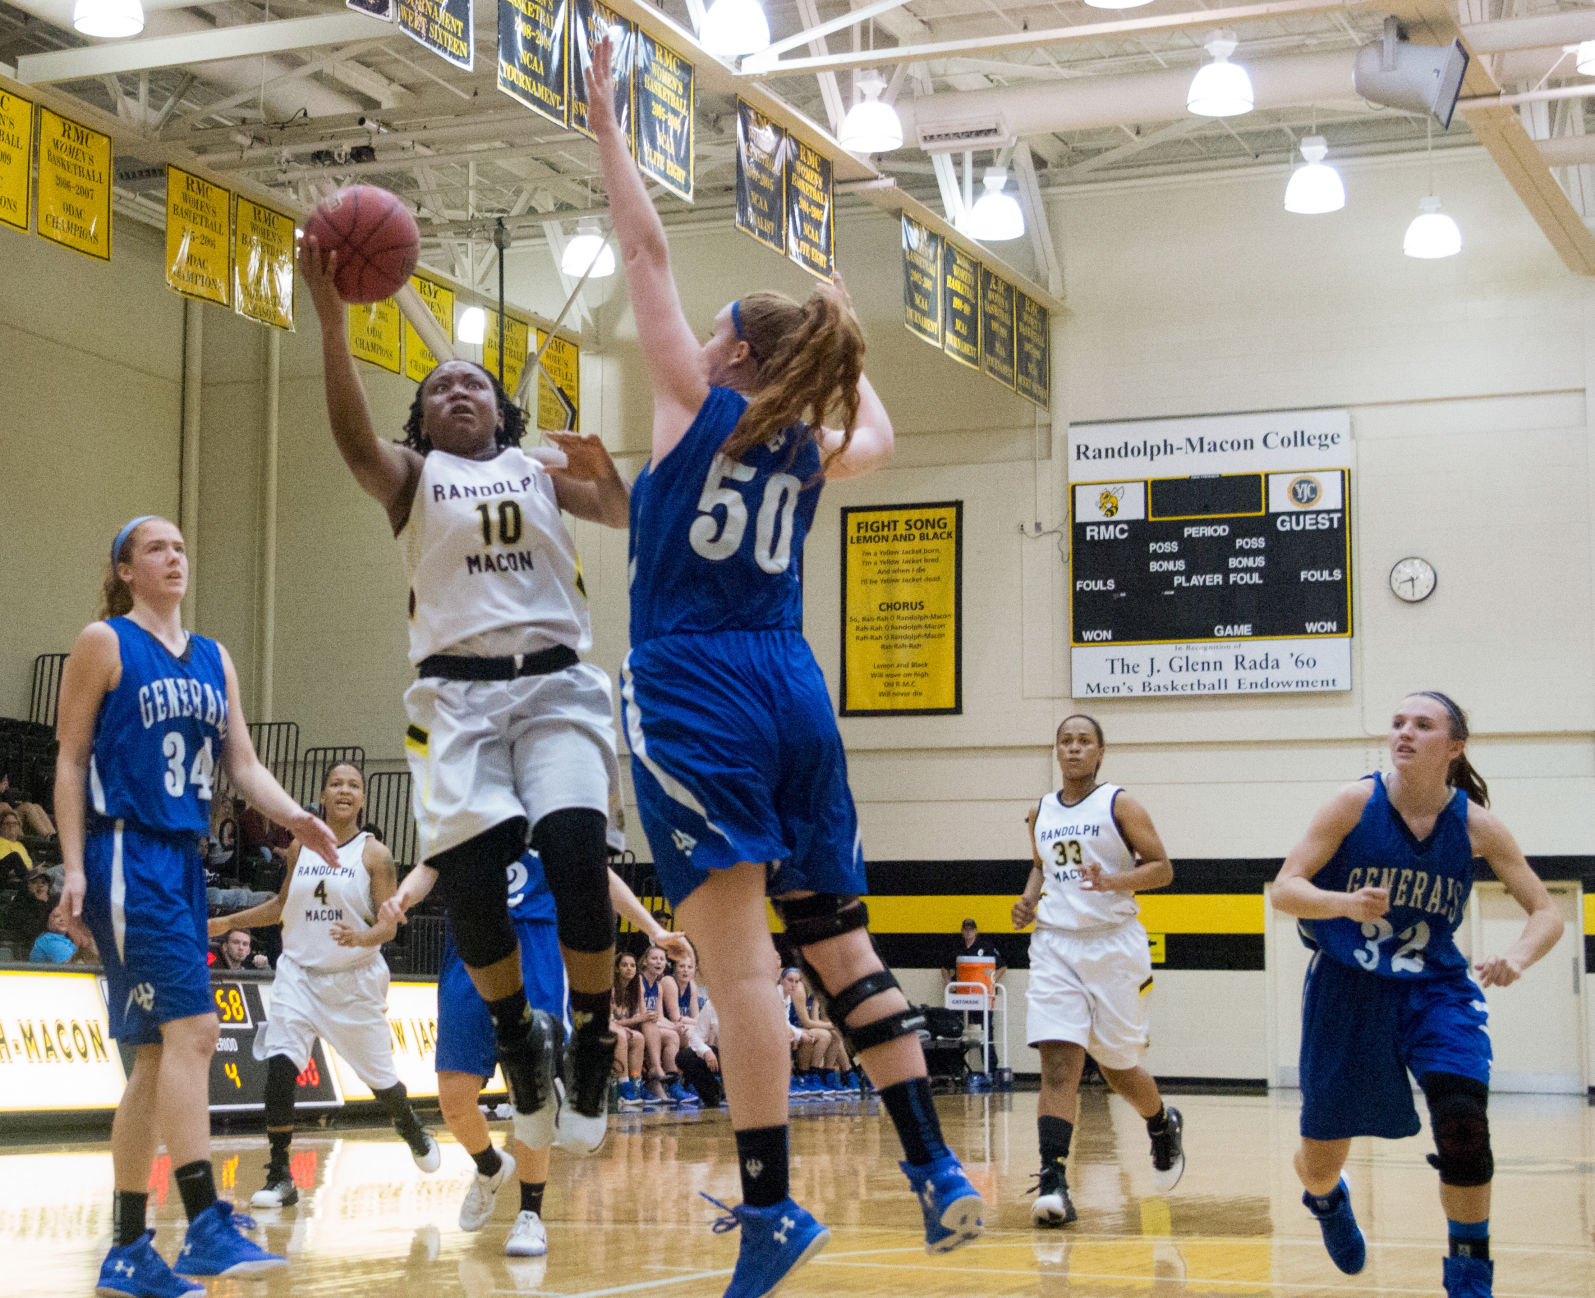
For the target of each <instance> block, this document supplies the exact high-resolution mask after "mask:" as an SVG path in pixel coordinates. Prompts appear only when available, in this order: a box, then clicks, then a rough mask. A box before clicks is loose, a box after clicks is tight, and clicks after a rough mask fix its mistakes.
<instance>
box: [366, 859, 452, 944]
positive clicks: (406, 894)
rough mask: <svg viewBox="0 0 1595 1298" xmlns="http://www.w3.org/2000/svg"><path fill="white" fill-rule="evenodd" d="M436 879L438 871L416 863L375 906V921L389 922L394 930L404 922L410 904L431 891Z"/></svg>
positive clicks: (418, 902) (415, 904) (415, 903)
mask: <svg viewBox="0 0 1595 1298" xmlns="http://www.w3.org/2000/svg"><path fill="white" fill-rule="evenodd" d="M437 881H438V872H437V871H436V870H434V869H433V868H432V867H431V866H430V865H418V866H416V867H415V869H413V870H411V871H410V873H409V874H407V875H405V877H404V882H403V883H401V884H400V885H399V889H398V891H397V892H395V893H394V894H393V895H392V896H391V897H389V898H388V899H387V900H386V901H385V902H383V903H382V904H381V905H380V906H379V907H377V922H378V923H381V924H386V923H389V922H391V923H392V924H393V927H394V931H395V932H397V931H398V926H399V925H400V924H403V923H405V922H406V921H405V916H406V915H407V914H408V913H409V910H410V908H411V907H412V906H418V905H420V903H421V902H422V900H424V899H425V897H426V895H427V894H428V893H429V892H431V891H432V886H433V885H434V884H435V883H437Z"/></svg>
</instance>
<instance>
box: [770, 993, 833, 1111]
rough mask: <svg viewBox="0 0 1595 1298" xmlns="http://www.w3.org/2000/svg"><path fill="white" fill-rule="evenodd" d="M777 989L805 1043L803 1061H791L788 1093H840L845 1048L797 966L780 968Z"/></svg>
mask: <svg viewBox="0 0 1595 1298" xmlns="http://www.w3.org/2000/svg"><path fill="white" fill-rule="evenodd" d="M781 992H782V994H783V995H784V996H785V997H786V998H787V1003H788V1005H789V1006H790V1009H789V1010H788V1013H787V1022H788V1023H791V1024H794V1025H795V1026H796V1027H797V1028H798V1029H799V1030H800V1031H801V1032H802V1033H803V1035H804V1038H805V1040H806V1044H807V1046H808V1050H807V1055H808V1062H807V1064H804V1065H802V1066H801V1067H799V1065H798V1064H797V1062H795V1061H794V1064H793V1071H792V1087H793V1091H792V1093H793V1094H794V1095H800V1094H808V1095H821V1094H841V1093H844V1092H845V1091H846V1090H847V1086H846V1084H845V1083H844V1082H843V1081H842V1080H841V1076H842V1074H843V1073H845V1072H847V1071H848V1063H847V1048H846V1047H845V1046H844V1045H843V1044H842V1034H841V1033H840V1032H838V1031H837V1030H836V1028H834V1027H833V1026H831V1024H830V1023H829V1022H828V1021H827V1020H826V1019H825V1017H824V1015H823V1014H821V1013H820V1012H819V1011H818V1009H817V1008H816V1007H815V1005H814V998H813V997H812V996H810V995H809V988H808V984H807V983H805V982H804V981H803V975H802V973H800V972H799V971H798V970H796V969H784V970H782V971H781ZM802 1054H803V1051H802V1048H801V1047H799V1048H798V1058H801V1057H802Z"/></svg>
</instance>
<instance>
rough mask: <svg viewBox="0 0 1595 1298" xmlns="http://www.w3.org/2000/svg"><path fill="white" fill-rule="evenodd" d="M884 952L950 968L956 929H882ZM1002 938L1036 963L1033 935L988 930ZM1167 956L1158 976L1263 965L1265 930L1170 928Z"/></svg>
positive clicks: (908, 965)
mask: <svg viewBox="0 0 1595 1298" xmlns="http://www.w3.org/2000/svg"><path fill="white" fill-rule="evenodd" d="M873 936H874V938H875V945H876V946H877V947H878V948H879V949H880V953H881V958H882V959H883V960H885V961H886V964H887V966H888V967H890V968H893V969H945V968H947V967H948V961H950V960H951V959H952V954H953V945H954V943H957V942H958V940H959V939H958V937H957V935H956V934H947V935H943V934H939V933H876V934H874V935H873ZM982 936H984V937H986V938H987V939H988V940H990V941H993V942H995V943H996V946H997V949H998V950H999V951H1001V952H1002V953H1003V958H1004V960H1005V961H1006V963H1007V965H1008V967H1009V968H1010V969H1028V968H1030V939H1029V937H1028V936H1027V935H1026V934H1023V933H1011V934H998V935H996V936H993V935H992V934H990V933H987V934H983V935H982ZM1163 941H1164V954H1165V959H1164V962H1163V963H1162V964H1155V965H1153V966H1152V976H1153V977H1154V978H1155V977H1156V976H1157V975H1158V973H1160V972H1161V971H1163V970H1165V969H1231V970H1243V971H1250V970H1260V969H1262V967H1263V950H1264V935H1263V934H1261V933H1168V934H1165V935H1164V939H1163Z"/></svg>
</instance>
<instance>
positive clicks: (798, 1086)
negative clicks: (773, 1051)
mask: <svg viewBox="0 0 1595 1298" xmlns="http://www.w3.org/2000/svg"><path fill="white" fill-rule="evenodd" d="M786 1098H787V1101H788V1102H789V1103H790V1102H793V1101H796V1100H806V1099H808V1098H809V1088H808V1087H807V1086H805V1085H803V1080H802V1079H801V1078H800V1077H798V1076H797V1074H795V1073H794V1074H793V1075H792V1084H791V1085H790V1086H788V1087H787V1088H786Z"/></svg>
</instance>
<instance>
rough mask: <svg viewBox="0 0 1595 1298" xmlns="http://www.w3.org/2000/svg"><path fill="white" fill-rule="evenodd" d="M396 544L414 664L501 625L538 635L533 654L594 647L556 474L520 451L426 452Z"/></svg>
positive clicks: (532, 640) (533, 641)
mask: <svg viewBox="0 0 1595 1298" xmlns="http://www.w3.org/2000/svg"><path fill="white" fill-rule="evenodd" d="M399 543H400V546H401V547H402V549H403V551H404V570H405V573H406V574H407V575H408V576H409V578H410V661H411V662H412V663H419V662H420V661H421V660H422V659H423V658H426V657H428V656H430V655H431V654H435V653H443V652H445V651H446V650H448V649H449V648H450V647H452V646H454V645H458V644H460V643H461V642H462V641H464V640H467V639H469V638H470V637H472V636H476V635H480V634H481V633H483V632H485V631H494V630H497V629H499V628H501V627H521V626H524V627H526V628H527V629H528V630H529V631H530V632H532V633H533V634H532V636H531V637H530V642H529V643H528V645H527V649H528V650H536V649H544V648H548V647H549V646H551V645H556V644H562V645H568V646H569V647H570V648H572V649H574V650H576V651H577V652H578V653H581V652H583V651H585V650H587V649H588V648H590V647H591V645H592V627H591V624H590V622H589V620H588V614H587V600H586V597H585V595H584V594H583V591H582V587H581V566H580V563H579V561H578V560H577V558H576V546H575V545H574V543H573V542H572V541H571V539H570V533H569V531H567V530H566V528H565V521H564V520H563V519H562V518H561V517H560V516H559V502H558V501H557V500H556V499H555V497H554V483H553V479H551V478H550V477H549V476H548V471H547V470H546V469H545V468H543V466H542V465H541V464H539V463H538V462H537V461H536V460H534V459H532V458H531V456H529V455H527V454H526V452H524V451H522V450H521V449H520V448H519V447H515V446H510V447H506V448H505V449H504V450H502V451H500V452H499V453H498V455H496V456H494V457H493V458H492V459H491V460H468V459H464V458H462V457H460V456H458V455H450V454H448V453H447V452H445V451H432V452H431V453H430V454H428V455H427V457H426V459H425V461H424V463H423V465H422V469H421V480H420V482H419V483H417V484H416V488H415V501H414V503H413V504H412V505H411V507H410V517H409V519H408V521H407V522H406V523H405V525H404V530H403V531H402V532H401V533H400V534H399Z"/></svg>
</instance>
